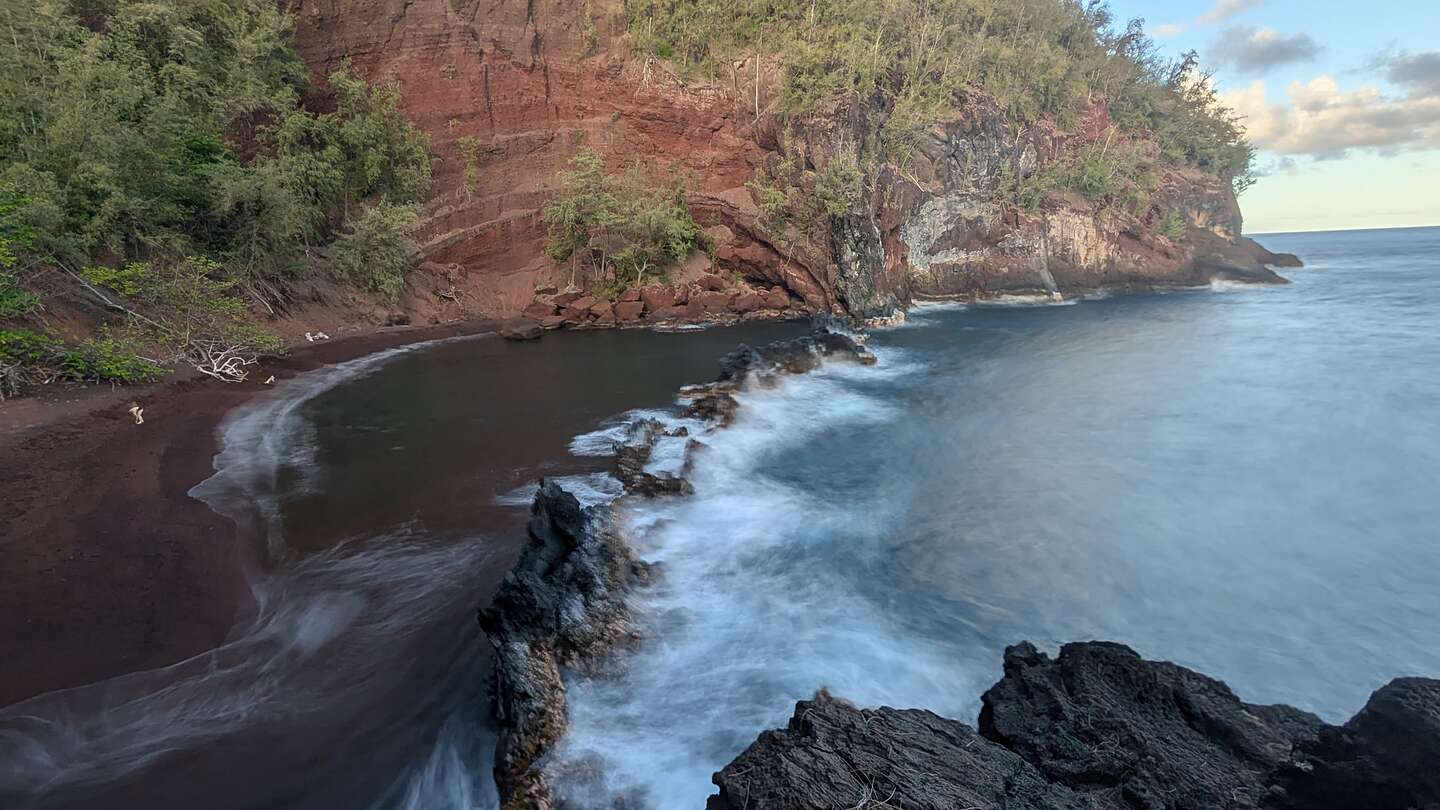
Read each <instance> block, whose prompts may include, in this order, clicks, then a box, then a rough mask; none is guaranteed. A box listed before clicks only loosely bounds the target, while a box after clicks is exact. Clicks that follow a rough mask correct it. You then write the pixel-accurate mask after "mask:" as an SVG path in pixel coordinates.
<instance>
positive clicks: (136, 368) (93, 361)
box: [0, 329, 165, 400]
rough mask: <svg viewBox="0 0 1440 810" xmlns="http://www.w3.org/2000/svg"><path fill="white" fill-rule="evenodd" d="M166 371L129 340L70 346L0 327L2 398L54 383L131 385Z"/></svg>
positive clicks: (109, 339)
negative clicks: (146, 357) (29, 386)
mask: <svg viewBox="0 0 1440 810" xmlns="http://www.w3.org/2000/svg"><path fill="white" fill-rule="evenodd" d="M164 373H165V369H164V368H162V367H160V366H159V365H157V364H155V363H154V362H152V361H150V360H147V359H145V358H144V357H142V356H140V354H139V345H138V344H137V343H136V342H135V341H134V340H133V339H128V338H119V337H104V338H93V339H90V340H86V341H84V342H83V343H81V344H80V345H79V346H75V347H66V346H65V345H64V343H62V342H61V341H60V340H59V339H57V338H55V337H53V336H51V335H45V334H40V333H38V332H34V331H32V330H29V329H0V400H3V399H5V398H7V397H13V396H15V395H17V394H19V393H20V391H21V390H22V389H23V388H24V387H25V386H27V385H41V384H45V383H49V382H53V381H55V380H71V381H74V382H108V383H113V384H131V383H141V382H150V381H152V380H155V379H158V378H159V377H160V376H161V375H163V374H164Z"/></svg>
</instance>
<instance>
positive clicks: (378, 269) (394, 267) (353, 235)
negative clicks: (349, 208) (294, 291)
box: [334, 201, 420, 303]
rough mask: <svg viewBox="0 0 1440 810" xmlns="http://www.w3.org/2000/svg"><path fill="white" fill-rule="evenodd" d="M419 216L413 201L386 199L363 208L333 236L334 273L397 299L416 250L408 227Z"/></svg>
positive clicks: (386, 296) (388, 298)
mask: <svg viewBox="0 0 1440 810" xmlns="http://www.w3.org/2000/svg"><path fill="white" fill-rule="evenodd" d="M419 216H420V211H419V209H418V208H416V207H415V206H413V205H396V204H394V203H390V202H385V201H381V202H379V203H377V204H375V205H373V206H371V207H370V208H368V209H366V211H365V213H363V214H361V215H360V218H359V219H358V220H355V221H354V222H352V223H351V225H350V230H349V231H348V232H346V233H345V234H343V235H341V237H340V238H339V239H337V240H335V262H334V269H335V274H336V275H337V276H339V277H340V278H343V279H346V280H348V281H351V282H353V283H355V284H358V285H360V286H361V287H364V288H365V289H367V290H371V291H373V292H377V293H380V294H381V295H382V296H384V297H385V299H386V300H388V301H391V302H392V303H393V302H395V301H398V300H399V299H400V292H401V290H403V289H404V288H405V274H406V272H407V271H408V270H409V269H410V265H411V263H412V262H413V260H414V256H415V253H416V248H415V243H414V242H412V241H411V240H410V231H411V229H413V228H414V227H415V222H416V221H417V220H418V219H419Z"/></svg>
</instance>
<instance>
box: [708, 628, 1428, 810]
mask: <svg viewBox="0 0 1440 810" xmlns="http://www.w3.org/2000/svg"><path fill="white" fill-rule="evenodd" d="M715 784H716V785H718V786H719V788H720V793H719V795H718V796H714V797H712V798H711V799H710V801H709V803H708V804H707V808H708V810H739V809H740V808H775V809H782V810H801V808H816V809H817V810H818V809H819V808H830V807H896V808H907V810H930V809H932V808H933V810H941V808H945V809H946V810H953V809H954V808H971V807H973V808H1000V807H1003V808H1007V810H1028V809H1029V808H1034V809H1035V810H1041V809H1045V810H1048V809H1049V808H1094V809H1095V810H1108V809H1109V808H1114V809H1115V810H1122V809H1123V810H1162V808H1163V809H1164V810H1211V809H1212V808H1234V809H1236V810H1243V809H1244V808H1277V809H1278V808H1297V809H1298V808H1314V809H1315V810H1329V808H1335V810H1340V808H1347V810H1358V809H1359V808H1366V809H1367V810H1408V809H1409V808H1415V810H1434V808H1440V681H1433V680H1424V679H1401V680H1397V681H1395V682H1393V683H1391V684H1390V685H1389V686H1386V687H1384V688H1383V689H1381V690H1379V691H1378V692H1376V693H1375V695H1374V697H1372V698H1371V699H1370V702H1369V704H1368V705H1367V706H1366V707H1365V709H1364V710H1363V711H1361V712H1360V714H1358V715H1356V717H1355V718H1354V719H1353V720H1351V721H1350V722H1349V723H1347V724H1345V725H1344V726H1340V727H1336V726H1329V725H1326V724H1325V723H1323V722H1321V721H1320V720H1319V719H1318V718H1316V717H1314V716H1313V715H1310V714H1308V713H1306V712H1302V711H1300V710H1298V709H1292V708H1290V707H1287V706H1256V705H1251V704H1247V703H1243V702H1241V701H1240V699H1239V698H1237V697H1236V696H1235V695H1234V693H1233V692H1231V691H1230V689H1229V688H1228V687H1227V686H1225V684H1223V683H1221V682H1219V681H1217V680H1214V679H1213V678H1208V677H1206V676H1204V675H1200V674H1198V673H1195V672H1192V671H1190V670H1187V669H1185V668H1183V667H1180V666H1177V665H1175V664H1170V663H1164V662H1153V661H1145V660H1143V659H1141V658H1140V656H1139V655H1137V654H1136V653H1135V652H1134V651H1133V650H1130V649H1129V648H1127V647H1124V646H1122V645H1119V644H1110V643H1105V642H1089V643H1083V644H1068V645H1066V646H1065V647H1064V648H1062V649H1061V652H1060V655H1059V656H1058V657H1056V658H1054V659H1051V658H1050V657H1049V656H1047V655H1045V654H1043V653H1041V652H1039V651H1038V650H1036V649H1035V647H1034V646H1032V645H1030V644H1028V643H1027V644H1020V645H1017V646H1014V647H1011V648H1010V649H1008V650H1007V651H1006V654H1005V677H1004V678H1003V679H1002V680H1001V681H1000V682H999V683H997V684H996V685H995V686H994V687H993V688H991V690H990V691H989V692H987V693H986V694H985V697H984V708H983V709H982V712H981V715H980V730H979V732H978V733H977V732H976V731H975V730H974V729H972V728H971V727H970V726H968V725H966V724H964V723H961V722H958V721H955V720H947V719H944V718H941V717H938V716H936V715H934V714H932V713H930V712H926V711H919V710H913V709H912V710H897V709H890V708H882V709H875V710H862V709H857V708H855V707H854V706H851V705H849V704H847V703H845V702H843V701H839V700H836V699H834V698H831V697H830V696H829V695H826V694H824V693H822V694H820V695H817V696H816V698H815V699H814V700H809V701H802V702H800V703H799V704H797V705H796V708H795V714H794V717H793V718H792V719H791V720H790V724H789V726H788V727H787V728H785V729H783V730H778V731H767V732H765V733H763V734H761V735H760V738H759V739H758V740H757V741H756V742H755V743H754V744H752V745H751V746H750V748H748V749H747V750H746V751H745V752H744V753H743V754H741V755H740V756H739V757H738V758H737V759H736V760H735V761H734V762H732V763H730V764H729V765H728V766H726V767H725V769H724V770H722V771H721V772H720V773H718V774H716V775H715Z"/></svg>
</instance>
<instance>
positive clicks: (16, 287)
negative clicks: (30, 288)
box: [0, 270, 40, 321]
mask: <svg viewBox="0 0 1440 810" xmlns="http://www.w3.org/2000/svg"><path fill="white" fill-rule="evenodd" d="M38 306H40V299H38V298H36V297H35V296H34V295H32V294H30V293H28V292H26V291H25V289H24V288H23V287H21V286H20V280H19V279H17V278H15V276H14V275H12V274H10V273H7V272H5V271H4V270H0V321H3V320H7V319H10V318H19V317H21V316H23V315H28V314H30V313H31V312H33V311H34V310H35V308H36V307H38Z"/></svg>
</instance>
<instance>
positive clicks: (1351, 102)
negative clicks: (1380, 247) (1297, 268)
mask: <svg viewBox="0 0 1440 810" xmlns="http://www.w3.org/2000/svg"><path fill="white" fill-rule="evenodd" d="M1110 7H1111V9H1112V11H1113V12H1114V13H1115V17H1116V19H1117V21H1118V22H1119V24H1121V25H1123V24H1124V21H1125V20H1128V19H1131V18H1136V17H1138V18H1142V19H1144V20H1145V23H1146V25H1145V29H1146V31H1147V32H1148V33H1149V34H1150V36H1151V37H1152V38H1153V39H1154V40H1155V41H1156V43H1157V44H1158V45H1159V46H1160V48H1161V49H1162V51H1163V52H1165V53H1166V54H1167V55H1172V56H1175V55H1179V54H1181V53H1184V52H1185V51H1188V50H1191V49H1194V50H1195V51H1197V52H1199V54H1200V61H1201V64H1202V66H1204V67H1205V68H1206V69H1207V70H1211V71H1213V72H1214V81H1215V85H1216V88H1217V90H1219V92H1220V93H1221V97H1222V98H1223V99H1224V100H1225V102H1226V103H1227V104H1228V105H1229V106H1230V107H1232V108H1233V109H1235V110H1236V111H1237V112H1238V113H1239V114H1240V115H1241V116H1242V117H1243V119H1244V122H1245V126H1246V130H1247V132H1248V134H1249V137H1250V140H1251V141H1252V142H1253V143H1254V144H1255V145H1256V147H1258V149H1259V150H1260V151H1259V155H1258V157H1257V161H1256V164H1257V167H1258V169H1259V173H1260V174H1261V175H1262V176H1261V178H1260V181H1259V182H1258V183H1256V184H1255V186H1254V187H1253V188H1251V189H1250V190H1249V191H1247V192H1245V194H1244V195H1242V196H1241V198H1240V207H1241V209H1242V210H1243V211H1244V214H1245V231H1246V232H1247V233H1274V232H1280V231H1316V230H1342V229H1349V228H1394V227H1407V226H1416V225H1440V0H1429V2H1425V1H1424V0H1369V2H1355V0H1344V1H1343V2H1342V1H1341V0H1309V2H1305V1H1303V0H1159V1H1158V2H1144V0H1111V2H1110Z"/></svg>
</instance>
